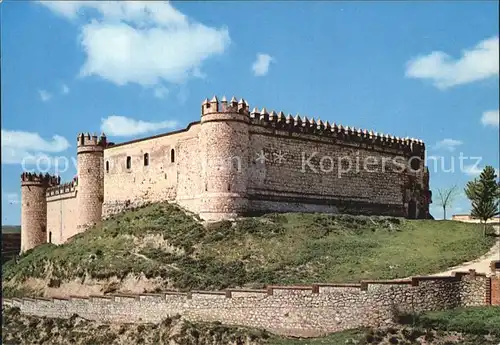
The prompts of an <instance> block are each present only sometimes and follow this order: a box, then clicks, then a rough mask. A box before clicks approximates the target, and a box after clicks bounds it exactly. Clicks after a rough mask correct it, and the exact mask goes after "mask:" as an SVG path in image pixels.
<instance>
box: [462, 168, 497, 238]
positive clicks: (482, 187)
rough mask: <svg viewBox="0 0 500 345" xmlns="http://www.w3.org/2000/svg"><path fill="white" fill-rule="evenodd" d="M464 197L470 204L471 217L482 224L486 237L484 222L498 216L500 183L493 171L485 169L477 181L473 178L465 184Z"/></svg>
mask: <svg viewBox="0 0 500 345" xmlns="http://www.w3.org/2000/svg"><path fill="white" fill-rule="evenodd" d="M465 195H467V198H468V199H469V200H470V201H471V203H472V211H471V216H472V217H474V218H477V219H479V220H480V221H481V223H483V230H484V234H485V235H486V221H487V220H488V219H490V218H492V217H495V216H498V215H499V214H500V209H499V201H500V182H499V181H498V180H497V175H496V173H495V169H493V167H492V166H487V167H485V168H484V170H483V171H482V172H481V174H480V175H479V179H477V178H475V179H474V180H472V181H469V182H468V183H467V185H466V187H465Z"/></svg>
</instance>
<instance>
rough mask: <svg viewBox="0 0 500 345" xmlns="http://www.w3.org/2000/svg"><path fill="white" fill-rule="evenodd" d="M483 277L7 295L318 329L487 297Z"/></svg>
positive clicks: (286, 329)
mask: <svg viewBox="0 0 500 345" xmlns="http://www.w3.org/2000/svg"><path fill="white" fill-rule="evenodd" d="M489 280H490V279H489V278H487V277H486V276H484V275H476V274H475V273H474V272H470V273H456V274H455V275H453V276H449V277H415V278H412V279H408V280H400V281H366V282H362V283H361V284H315V285H312V286H304V287H293V286H292V287H290V286H271V287H268V288H267V289H266V290H227V291H220V292H207V291H192V292H189V293H180V292H169V293H161V294H140V295H109V296H93V297H92V296H91V297H86V298H84V297H72V298H68V299H64V298H60V299H58V298H52V299H28V298H25V299H22V300H20V299H13V300H5V299H4V303H5V304H9V305H14V306H18V307H20V308H21V311H22V312H23V313H27V314H33V315H38V316H48V317H63V318H68V317H70V316H72V315H73V314H78V315H79V316H81V317H84V318H87V319H90V320H97V321H102V322H137V323H140V322H148V323H158V322H160V321H161V320H162V319H163V318H165V317H167V316H173V315H176V314H180V315H182V316H184V317H185V318H187V319H189V320H192V321H219V322H222V323H224V324H227V325H241V326H248V327H256V328H264V329H267V330H268V331H271V332H274V333H277V334H281V335H291V336H319V335H322V334H325V333H330V332H336V331H341V330H345V329H350V328H357V327H363V326H373V327H377V326H386V325H389V324H391V323H392V322H393V320H392V318H393V316H394V313H395V311H398V312H420V311H431V310H444V309H450V308H455V307H461V306H479V305H486V304H489V301H488V300H487V295H488V286H489V284H490V282H489Z"/></svg>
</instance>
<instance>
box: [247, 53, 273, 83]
mask: <svg viewBox="0 0 500 345" xmlns="http://www.w3.org/2000/svg"><path fill="white" fill-rule="evenodd" d="M271 62H274V58H273V57H272V56H270V55H268V54H262V53H259V54H257V58H256V60H255V62H254V63H253V65H252V70H253V73H254V75H255V76H257V77H261V76H265V75H266V74H267V72H269V65H270V64H271Z"/></svg>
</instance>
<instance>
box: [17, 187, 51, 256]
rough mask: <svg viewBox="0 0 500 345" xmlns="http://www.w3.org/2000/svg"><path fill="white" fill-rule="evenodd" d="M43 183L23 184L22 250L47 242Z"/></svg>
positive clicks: (44, 188) (45, 188)
mask: <svg viewBox="0 0 500 345" xmlns="http://www.w3.org/2000/svg"><path fill="white" fill-rule="evenodd" d="M46 190H47V187H46V186H45V187H44V186H42V185H35V184H33V185H23V186H21V252H24V251H27V250H29V249H31V248H34V247H36V246H38V245H40V244H43V243H45V241H46V237H47V204H46V203H45V191H46Z"/></svg>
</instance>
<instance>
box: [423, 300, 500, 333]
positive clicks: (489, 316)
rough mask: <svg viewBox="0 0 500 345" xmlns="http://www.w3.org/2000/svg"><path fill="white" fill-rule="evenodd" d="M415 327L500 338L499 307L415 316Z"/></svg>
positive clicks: (463, 309) (472, 308)
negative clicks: (492, 335) (489, 335)
mask: <svg viewBox="0 0 500 345" xmlns="http://www.w3.org/2000/svg"><path fill="white" fill-rule="evenodd" d="M415 326H418V327H421V328H432V329H436V330H441V331H456V332H464V333H468V334H475V335H484V334H494V335H497V336H499V337H500V306H488V307H469V308H459V309H454V310H446V311H436V312H427V313H424V314H422V315H416V317H415Z"/></svg>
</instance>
